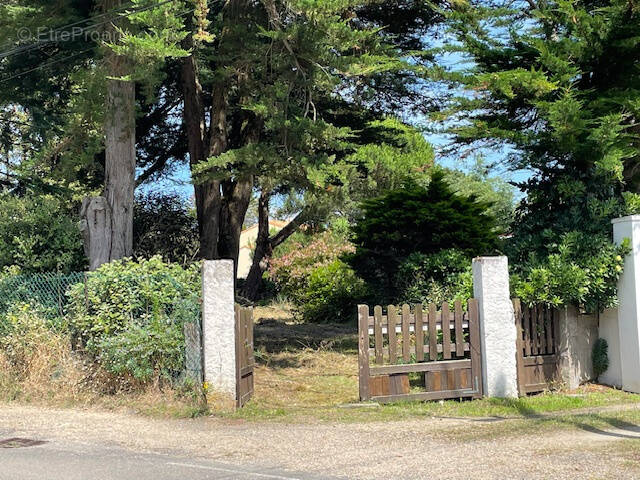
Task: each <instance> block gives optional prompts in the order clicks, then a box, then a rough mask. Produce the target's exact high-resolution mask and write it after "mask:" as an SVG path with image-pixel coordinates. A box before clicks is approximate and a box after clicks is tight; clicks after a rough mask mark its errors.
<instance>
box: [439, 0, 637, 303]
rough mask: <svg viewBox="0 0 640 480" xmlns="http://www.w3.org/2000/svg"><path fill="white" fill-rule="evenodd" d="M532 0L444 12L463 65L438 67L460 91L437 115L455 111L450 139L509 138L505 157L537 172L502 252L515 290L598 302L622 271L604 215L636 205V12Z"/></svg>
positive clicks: (617, 4) (483, 141)
mask: <svg viewBox="0 0 640 480" xmlns="http://www.w3.org/2000/svg"><path fill="white" fill-rule="evenodd" d="M531 5H533V8H529V7H528V6H524V8H523V6H522V5H520V4H514V3H512V2H507V1H504V2H502V1H499V2H494V3H491V4H487V3H483V2H472V3H470V4H465V5H460V6H459V7H458V8H456V9H455V10H454V11H452V12H451V14H450V15H449V21H450V23H449V25H450V27H451V33H452V34H453V35H454V36H456V39H457V40H459V43H451V44H450V45H449V46H447V47H445V50H447V51H449V52H450V51H457V52H464V55H465V57H466V58H467V59H468V61H467V65H468V68H466V67H463V68H462V69H459V70H457V71H451V72H443V76H444V77H445V78H447V79H448V80H450V82H451V85H452V86H455V87H456V88H460V90H459V91H461V92H464V93H463V94H462V95H459V96H457V97H456V98H454V99H453V101H452V102H450V103H449V107H450V109H449V111H448V112H447V113H446V114H445V115H444V116H443V117H441V118H446V117H448V118H455V119H456V122H452V123H451V124H450V125H451V133H453V134H454V135H455V140H456V144H457V146H459V147H461V148H464V147H463V146H465V145H466V146H469V147H470V149H472V150H474V151H477V148H478V147H482V146H488V147H490V148H491V149H495V146H496V145H498V146H506V147H508V151H509V155H508V156H507V157H506V162H505V163H506V164H507V167H509V168H513V169H523V168H525V169H528V170H530V171H533V176H532V177H531V178H530V179H529V180H527V181H525V182H522V183H521V184H520V185H519V187H520V188H521V189H522V190H523V191H524V193H525V195H526V197H525V199H524V200H523V201H522V202H521V204H520V206H519V207H518V209H517V211H516V215H515V222H514V226H513V229H512V233H513V238H512V239H511V241H510V242H509V245H508V250H507V253H508V254H509V258H510V260H511V262H512V264H513V265H515V266H516V272H517V273H518V274H520V275H522V276H524V277H527V282H531V283H530V285H529V287H522V288H520V291H521V292H522V293H523V294H524V295H526V296H527V298H529V299H530V301H534V300H537V301H543V302H547V303H550V304H557V303H562V302H566V301H572V302H579V304H580V305H583V302H584V306H586V308H588V309H594V308H596V309H597V308H604V306H606V305H611V304H613V303H614V302H615V289H614V288H613V284H614V283H615V278H616V276H617V275H618V272H617V270H616V265H615V262H612V261H611V257H612V256H614V257H615V256H616V255H617V254H615V252H614V250H615V247H614V246H613V245H612V244H611V242H610V240H611V239H610V235H611V224H610V220H611V219H612V218H615V217H617V216H620V215H624V214H626V213H628V212H630V211H635V210H636V209H637V208H638V204H639V203H640V202H638V201H637V198H635V195H636V194H635V193H634V192H637V191H638V185H640V177H639V176H638V173H637V172H638V169H637V164H638V161H640V155H639V154H638V152H640V149H639V148H638V146H639V145H640V134H639V131H638V129H637V127H636V124H637V118H638V115H639V113H640V79H639V77H638V76H637V75H635V70H636V65H637V63H638V61H639V59H640V56H639V55H640V53H639V52H640V50H639V49H638V48H637V46H638V39H637V32H638V28H640V10H639V9H638V8H637V6H633V5H631V4H629V3H628V2H625V1H621V0H615V1H612V2H604V3H601V2H565V1H552V2H535V3H534V4H531ZM470 91H473V94H472V95H470V94H468V92H470ZM625 190H628V192H625ZM578 238H579V239H580V242H584V244H585V248H584V250H583V249H582V248H580V247H577V246H575V247H574V242H575V239H578ZM584 252H587V254H586V255H585V253H584ZM587 255H592V256H593V259H588V258H587Z"/></svg>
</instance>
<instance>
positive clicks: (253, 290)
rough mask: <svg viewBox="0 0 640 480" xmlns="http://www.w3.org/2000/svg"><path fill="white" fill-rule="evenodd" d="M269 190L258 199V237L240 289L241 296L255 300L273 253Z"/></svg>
mask: <svg viewBox="0 0 640 480" xmlns="http://www.w3.org/2000/svg"><path fill="white" fill-rule="evenodd" d="M270 199H271V193H270V192H264V191H263V192H262V193H260V199H259V200H258V238H257V239H256V249H255V251H254V252H253V262H252V263H251V269H250V270H249V274H248V275H247V279H246V280H245V283H244V287H243V289H242V296H243V297H245V298H247V299H249V300H251V301H255V300H257V299H258V293H259V292H260V286H261V285H262V276H263V275H264V272H266V271H267V268H268V267H269V260H271V255H272V253H273V247H272V246H271V238H270V236H269V200H270Z"/></svg>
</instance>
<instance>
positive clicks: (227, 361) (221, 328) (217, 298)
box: [202, 260, 236, 400]
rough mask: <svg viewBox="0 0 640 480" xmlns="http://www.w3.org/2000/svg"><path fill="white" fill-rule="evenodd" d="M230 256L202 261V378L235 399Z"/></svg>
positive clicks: (213, 388) (218, 390)
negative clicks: (226, 258)
mask: <svg viewBox="0 0 640 480" xmlns="http://www.w3.org/2000/svg"><path fill="white" fill-rule="evenodd" d="M234 287H235V283H234V274H233V260H207V261H205V262H203V265H202V334H203V341H202V343H203V349H204V380H205V382H207V383H208V384H209V388H210V389H211V390H212V391H214V392H216V393H217V394H222V395H225V396H228V397H229V399H231V398H233V399H234V400H235V396H236V340H235V291H234Z"/></svg>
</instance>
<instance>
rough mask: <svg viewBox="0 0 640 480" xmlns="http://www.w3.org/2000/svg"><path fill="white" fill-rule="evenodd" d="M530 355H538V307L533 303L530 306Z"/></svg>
mask: <svg viewBox="0 0 640 480" xmlns="http://www.w3.org/2000/svg"><path fill="white" fill-rule="evenodd" d="M530 355H538V307H537V305H534V306H533V307H532V308H531V353H530Z"/></svg>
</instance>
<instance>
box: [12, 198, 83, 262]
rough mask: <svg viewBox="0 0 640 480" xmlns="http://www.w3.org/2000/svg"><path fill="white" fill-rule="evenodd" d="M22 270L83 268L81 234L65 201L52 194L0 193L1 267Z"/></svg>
mask: <svg viewBox="0 0 640 480" xmlns="http://www.w3.org/2000/svg"><path fill="white" fill-rule="evenodd" d="M11 265H16V266H18V267H19V268H20V269H21V270H22V273H34V272H52V271H63V272H70V271H82V270H83V269H84V267H85V258H84V252H83V249H82V235H81V234H80V230H79V228H78V225H77V219H76V218H74V216H73V214H72V213H71V211H70V208H69V207H67V206H66V205H65V204H64V202H63V201H62V200H60V199H58V198H57V197H54V196H53V195H33V196H28V197H16V196H13V195H9V194H2V195H0V268H3V267H6V266H11Z"/></svg>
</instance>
